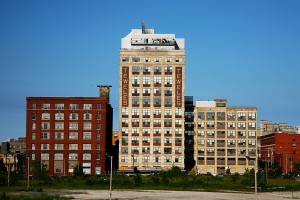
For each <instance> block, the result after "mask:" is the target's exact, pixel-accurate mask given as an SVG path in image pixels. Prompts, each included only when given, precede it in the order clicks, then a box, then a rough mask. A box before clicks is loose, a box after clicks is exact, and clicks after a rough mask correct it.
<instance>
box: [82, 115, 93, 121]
mask: <svg viewBox="0 0 300 200" xmlns="http://www.w3.org/2000/svg"><path fill="white" fill-rule="evenodd" d="M83 119H84V120H91V119H92V114H91V113H84V114H83Z"/></svg>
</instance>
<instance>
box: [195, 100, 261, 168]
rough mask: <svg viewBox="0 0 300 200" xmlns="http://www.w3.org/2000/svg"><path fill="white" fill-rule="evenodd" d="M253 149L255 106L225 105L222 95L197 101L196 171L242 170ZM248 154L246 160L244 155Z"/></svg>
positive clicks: (252, 158)
mask: <svg viewBox="0 0 300 200" xmlns="http://www.w3.org/2000/svg"><path fill="white" fill-rule="evenodd" d="M256 152H257V109H256V108H255V107H227V100H226V99H216V100H215V101H197V102H196V107H195V160H196V167H197V169H198V172H199V173H207V172H210V173H212V174H220V173H225V171H226V170H227V169H228V168H229V169H230V172H231V173H235V172H238V173H244V172H245V168H249V169H250V168H253V167H254V163H255V162H254V161H255V157H256V155H257V154H256ZM246 156H249V157H250V160H248V159H247V158H246Z"/></svg>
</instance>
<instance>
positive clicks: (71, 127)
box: [69, 122, 78, 130]
mask: <svg viewBox="0 0 300 200" xmlns="http://www.w3.org/2000/svg"><path fill="white" fill-rule="evenodd" d="M69 130H78V122H69Z"/></svg>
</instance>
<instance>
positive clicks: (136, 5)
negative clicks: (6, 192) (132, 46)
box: [0, 0, 300, 141]
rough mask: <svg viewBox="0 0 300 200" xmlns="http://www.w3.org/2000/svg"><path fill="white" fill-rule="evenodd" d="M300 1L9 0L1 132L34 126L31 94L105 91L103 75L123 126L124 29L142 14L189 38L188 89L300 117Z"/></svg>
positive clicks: (3, 9) (288, 118) (198, 96)
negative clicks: (121, 62)
mask: <svg viewBox="0 0 300 200" xmlns="http://www.w3.org/2000/svg"><path fill="white" fill-rule="evenodd" d="M299 8H300V2H299V1H296V0H290V1H279V0H277V1H271V0H266V1H258V0H256V1H238V0H231V1H219V0H215V1H190V2H189V3H186V2H184V1H169V0H166V1H163V2H160V1H153V3H152V4H151V5H150V4H147V3H146V2H139V1H130V2H124V1H117V0H114V1H88V2H86V1H79V0H78V1H71V0H66V1H33V0H31V1H30V0H29V1H0V25H1V29H2V30H1V31H0V44H1V45H0V66H1V67H0V92H1V97H2V98H1V99H0V140H1V141H6V140H7V139H8V138H17V137H25V136H26V125H25V122H26V97H27V96H32V97H37V96H66V97H67V96H76V97H78V96H84V97H89V96H99V91H98V88H97V85H112V88H111V98H110V99H111V104H112V107H113V108H114V122H113V123H114V130H117V129H118V125H119V122H118V121H119V114H118V113H119V111H118V109H119V78H120V77H119V49H120V48H121V38H123V37H125V36H126V35H127V34H128V33H129V32H130V31H131V29H140V28H141V24H142V22H144V23H145V24H146V26H147V27H148V28H152V27H153V28H154V29H155V33H163V34H165V33H170V34H175V36H176V37H177V38H184V39H185V50H186V72H185V95H186V96H193V97H194V102H195V101H196V100H214V99H216V98H226V99H227V101H228V105H229V106H255V107H257V108H258V120H262V119H264V120H271V121H273V122H274V123H284V122H285V123H288V124H290V125H292V126H297V125H300V106H299V104H297V103H298V101H297V100H298V99H300V89H299V83H298V84H297V78H298V76H297V75H298V74H299V71H300V70H299V67H298V66H299V63H300V56H299V52H300V38H299V35H300V27H299V24H300V23H299V22H300V13H299V12H298V10H299ZM124 16H125V17H124ZM108 69H109V70H108ZM297 86H298V87H297ZM74 88H76V89H74ZM258 122H259V121H258Z"/></svg>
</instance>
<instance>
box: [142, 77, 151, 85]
mask: <svg viewBox="0 0 300 200" xmlns="http://www.w3.org/2000/svg"><path fill="white" fill-rule="evenodd" d="M143 84H144V85H150V76H143Z"/></svg>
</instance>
